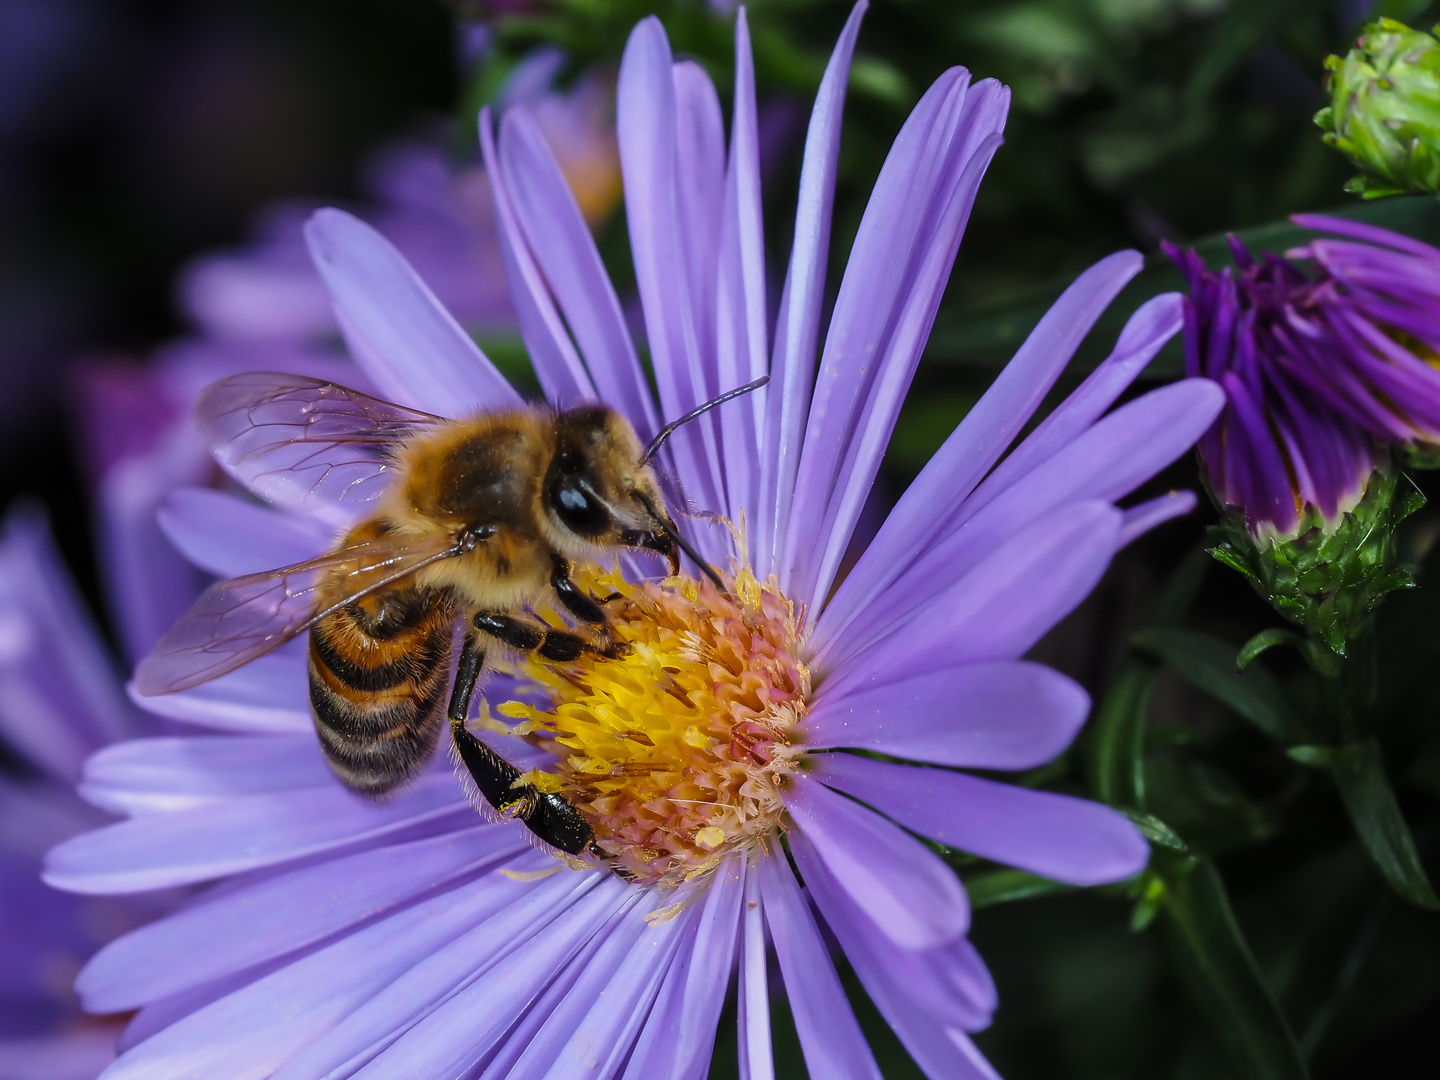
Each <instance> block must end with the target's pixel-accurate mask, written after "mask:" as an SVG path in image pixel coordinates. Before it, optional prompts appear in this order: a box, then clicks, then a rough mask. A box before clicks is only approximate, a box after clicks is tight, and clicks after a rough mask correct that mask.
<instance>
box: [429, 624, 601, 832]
mask: <svg viewBox="0 0 1440 1080" xmlns="http://www.w3.org/2000/svg"><path fill="white" fill-rule="evenodd" d="M522 625H523V624H522ZM536 633H539V631H536ZM484 666H485V653H484V652H483V651H482V650H481V649H480V641H479V636H478V635H477V634H476V633H475V632H474V631H471V632H470V633H467V634H466V635H465V645H464V648H462V649H461V651H460V662H459V664H458V665H457V667H456V670H455V688H454V690H452V691H451V693H450V707H449V709H448V710H447V714H448V716H449V719H450V738H451V739H452V740H453V741H454V744H455V754H456V756H457V757H458V758H459V759H460V763H461V764H462V765H464V766H465V771H466V772H468V773H469V774H470V778H471V779H472V780H474V782H475V788H476V790H477V791H479V792H480V796H481V797H482V798H483V799H484V800H485V801H486V802H487V803H489V804H490V805H491V806H492V807H494V808H495V809H496V810H497V811H499V812H500V813H502V814H513V815H514V816H515V817H518V818H519V819H520V820H521V821H523V822H524V823H525V826H526V827H527V828H528V829H529V830H530V831H531V832H532V833H534V834H535V835H536V836H538V837H539V838H540V839H541V840H544V841H545V842H546V843H547V844H549V845H551V846H552V847H556V848H559V849H560V850H561V851H564V852H567V853H568V854H571V855H579V854H581V853H582V852H585V851H586V850H587V849H588V850H589V851H591V852H592V853H597V850H596V849H595V847H594V839H595V834H594V831H593V830H592V829H591V828H590V824H589V823H588V822H587V821H586V820H585V819H584V817H582V816H581V814H580V811H579V810H577V809H575V807H574V805H572V804H571V803H570V801H569V800H567V799H566V798H565V797H564V796H562V795H557V794H553V793H547V792H543V791H540V790H539V789H538V788H536V787H535V786H534V785H532V784H518V785H517V784H516V781H517V780H519V779H520V770H519V769H517V768H515V766H514V765H511V764H510V763H509V762H508V761H506V760H505V759H504V758H503V757H501V756H500V755H499V754H497V753H496V752H495V751H494V750H492V749H490V747H488V746H486V745H485V744H484V743H483V742H481V741H480V740H479V739H477V738H476V737H475V736H474V735H473V734H471V732H470V729H469V728H467V727H466V726H465V720H466V717H468V716H469V714H470V698H471V697H472V695H473V694H474V693H475V684H476V683H477V682H478V681H479V678H480V671H481V669H482V668H483V667H484Z"/></svg>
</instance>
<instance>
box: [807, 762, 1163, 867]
mask: <svg viewBox="0 0 1440 1080" xmlns="http://www.w3.org/2000/svg"><path fill="white" fill-rule="evenodd" d="M810 775H811V776H812V777H813V778H814V779H816V780H819V781H820V782H822V783H825V784H829V785H830V786H832V787H834V788H837V789H838V790H840V791H844V792H846V793H847V794H849V795H853V796H854V797H855V798H857V799H861V800H863V801H864V802H866V803H869V804H870V805H871V806H873V807H875V809H876V810H878V811H880V812H881V813H883V814H885V815H886V816H887V817H889V818H891V819H893V820H894V821H896V822H898V823H899V824H901V825H903V826H905V827H906V828H907V829H914V830H915V831H916V832H918V833H921V834H923V835H925V836H929V837H930V838H932V839H934V840H939V841H940V842H941V843H942V844H947V845H949V846H950V847H954V848H959V849H960V850H961V851H968V852H970V853H971V854H974V855H979V856H981V857H982V858H986V859H993V860H994V861H995V862H999V863H1004V864H1005V865H1006V866H1016V867H1019V868H1020V869H1022V870H1028V871H1030V872H1031V873H1032V874H1039V875H1041V876H1042V877H1048V878H1053V879H1054V880H1056V881H1065V882H1069V883H1070V884H1072V885H1102V884H1105V883H1106V882H1110V881H1120V880H1123V879H1124V878H1127V877H1130V876H1131V875H1133V874H1137V873H1139V872H1140V871H1141V870H1143V869H1144V868H1145V863H1146V861H1147V859H1148V858H1149V855H1150V848H1149V845H1148V844H1146V842H1145V838H1144V837H1142V836H1141V835H1140V831H1139V830H1138V829H1136V828H1135V826H1134V825H1132V824H1130V821H1129V820H1128V819H1127V818H1125V817H1124V816H1122V815H1121V814H1120V813H1119V812H1117V811H1115V810H1111V809H1110V808H1109V807H1108V806H1101V805H1100V804H1099V803H1092V802H1087V801H1086V800H1084V799H1074V798H1071V797H1070V796H1068V795H1056V794H1053V793H1052V792H1048V791H1030V790H1028V789H1026V788H1018V787H1013V786H1011V785H1009V784H997V783H995V782H994V781H991V780H981V779H980V778H979V777H975V776H967V775H965V774H964V773H957V772H949V771H947V770H944V769H917V768H913V767H911V766H909V765H892V764H890V763H889V762H883V761H873V760H871V759H869V758H861V757H856V756H855V755H853V754H825V755H820V756H818V757H817V758H816V766H815V769H814V771H813V772H812V773H811V774H810Z"/></svg>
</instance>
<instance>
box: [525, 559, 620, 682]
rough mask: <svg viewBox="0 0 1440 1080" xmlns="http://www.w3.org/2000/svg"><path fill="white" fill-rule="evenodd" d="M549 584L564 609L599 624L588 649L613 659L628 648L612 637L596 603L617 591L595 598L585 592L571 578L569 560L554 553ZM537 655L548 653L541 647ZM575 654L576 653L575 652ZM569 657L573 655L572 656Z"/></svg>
mask: <svg viewBox="0 0 1440 1080" xmlns="http://www.w3.org/2000/svg"><path fill="white" fill-rule="evenodd" d="M550 585H551V587H552V588H554V590H555V595H556V596H558V597H559V598H560V603H561V604H562V605H564V607H565V610H566V611H568V612H569V613H570V614H571V615H573V616H575V618H577V619H579V620H580V621H581V622H586V623H590V624H591V625H593V626H598V627H600V630H599V632H598V634H597V637H598V638H599V642H600V643H599V644H598V645H594V646H591V647H590V648H591V651H593V652H597V653H599V654H600V655H601V656H608V657H610V658H611V659H612V660H613V659H614V658H615V657H617V656H620V655H621V654H622V652H623V651H624V650H625V649H627V648H628V646H626V645H625V644H624V643H622V642H617V641H616V640H615V638H614V636H613V634H612V632H611V629H610V620H609V619H607V618H606V617H605V609H604V608H602V607H601V606H600V604H601V603H604V602H608V601H610V600H614V599H615V598H617V597H618V596H619V595H620V594H619V593H611V594H610V595H609V596H607V597H606V598H605V600H604V601H596V600H595V598H594V597H592V596H590V595H588V594H587V593H585V592H584V591H583V590H582V589H581V588H580V587H579V586H578V585H576V584H575V582H574V581H572V580H571V578H570V564H569V563H568V562H566V561H565V560H564V559H563V558H561V557H560V556H559V555H556V556H555V572H554V573H553V574H551V575H550ZM547 644H549V642H547ZM541 655H542V656H546V655H549V654H547V653H546V652H545V651H544V650H543V649H542V650H541ZM576 655H579V654H578V653H577V654H576ZM550 659H552V660H559V659H566V658H564V657H557V656H551V657H550ZM569 659H573V657H571V658H569Z"/></svg>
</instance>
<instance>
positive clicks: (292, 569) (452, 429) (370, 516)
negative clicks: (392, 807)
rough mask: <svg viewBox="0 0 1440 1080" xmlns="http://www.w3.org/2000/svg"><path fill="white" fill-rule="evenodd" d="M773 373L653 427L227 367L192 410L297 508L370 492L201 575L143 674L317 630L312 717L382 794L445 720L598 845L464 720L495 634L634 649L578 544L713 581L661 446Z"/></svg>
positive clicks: (343, 761)
mask: <svg viewBox="0 0 1440 1080" xmlns="http://www.w3.org/2000/svg"><path fill="white" fill-rule="evenodd" d="M767 381H768V379H765V378H762V379H757V380H756V381H755V382H752V383H748V384H746V385H745V386H742V387H738V388H737V389H735V390H732V391H730V392H728V393H726V394H722V395H720V396H719V397H717V398H714V399H712V400H711V401H708V402H705V403H704V404H703V405H701V406H700V407H698V408H697V409H695V410H693V411H692V412H690V413H688V414H686V415H685V416H683V417H681V418H680V419H679V420H676V421H673V422H672V423H670V424H667V425H666V426H665V427H664V428H663V429H662V430H661V431H660V432H659V433H658V434H657V435H656V436H655V438H654V439H653V440H652V441H651V442H650V444H649V445H648V446H644V445H642V444H641V442H640V439H639V437H638V436H637V435H636V434H635V431H634V429H633V428H632V427H631V426H630V424H629V422H628V421H627V420H625V419H624V418H623V417H622V416H620V414H619V413H617V412H615V411H614V410H613V409H610V408H608V407H606V406H603V405H582V406H579V407H576V408H571V409H565V410H558V411H557V410H555V409H552V408H550V407H548V406H533V407H527V408H518V409H509V410H505V411H500V412H494V413H487V414H482V415H479V416H475V417H471V418H469V419H462V420H447V419H444V418H442V417H438V416H433V415H431V414H429V413H423V412H418V411H416V410H413V409H408V408H405V407H404V406H400V405H395V404H392V403H390V402H386V401H381V400H379V399H377V398H374V397H371V396H369V395H367V394H363V393H361V392H359V391H357V390H351V389H349V388H347V387H343V386H339V385H337V384H335V383H328V382H321V381H319V380H315V379H309V378H305V377H302V376H297V375H280V374H274V373H270V372H255V373H250V374H246V375H237V376H233V377H231V378H228V379H223V380H221V381H220V382H218V383H215V384H214V385H212V386H211V387H209V388H208V389H207V390H206V391H205V392H204V393H203V394H202V395H201V398H200V401H199V404H198V406H197V409H196V412H197V418H198V421H199V424H200V428H201V431H202V433H203V434H204V435H205V436H206V437H207V438H208V440H209V441H210V444H211V446H212V447H213V449H214V451H215V453H216V456H217V458H219V460H220V461H221V462H222V463H223V464H225V465H226V466H227V468H229V469H230V471H231V472H232V473H234V474H235V475H236V476H237V477H238V478H239V479H241V480H242V481H243V482H245V483H246V484H247V485H248V486H249V487H251V489H252V490H256V491H258V492H259V493H261V494H266V495H270V496H272V497H274V498H276V499H277V501H281V502H285V503H287V504H289V505H292V506H303V505H307V503H310V502H313V501H314V500H321V501H325V500H328V501H330V502H332V503H339V504H342V505H343V504H345V503H347V502H348V503H349V504H350V505H351V506H352V508H353V507H354V506H356V505H357V504H358V505H360V506H362V507H364V508H365V511H366V512H365V513H364V514H363V515H362V516H361V517H360V520H359V521H358V523H357V524H354V525H352V526H351V527H350V528H349V529H348V530H347V531H346V533H345V534H344V536H342V537H341V538H340V540H339V541H338V543H337V544H336V546H335V548H334V550H332V551H330V552H329V553H327V554H325V555H323V556H321V557H320V558H318V559H313V560H311V561H309V562H305V563H301V564H299V565H296V566H287V567H282V568H280V569H278V570H271V571H267V572H265V573H260V574H251V575H248V576H246V577H239V578H232V579H229V580H226V581H220V582H216V583H215V584H214V585H212V586H210V588H209V589H207V590H206V591H205V592H204V593H203V594H202V595H201V596H200V598H199V599H198V600H197V601H196V602H195V604H194V605H193V606H192V607H191V608H190V610H189V611H188V612H186V613H185V615H183V616H182V617H181V618H180V620H179V621H178V622H177V623H176V624H175V625H174V626H173V627H172V628H171V629H170V631H169V632H168V633H167V634H166V635H165V636H164V638H162V639H161V640H160V642H159V643H158V644H157V645H156V646H155V648H154V649H153V650H152V651H151V653H150V655H148V656H147V657H146V658H145V659H144V660H143V661H141V663H140V665H139V667H138V668H137V669H136V672H135V684H136V689H137V690H138V691H139V692H140V693H141V694H144V695H156V694H167V693H174V692H176V691H180V690H185V689H188V688H190V687H193V686H197V685H199V684H200V683H203V682H207V681H209V680H210V679H214V678H217V677H219V676H220V675H224V674H226V673H227V672H230V671H233V670H235V669H236V668H238V667H240V666H242V665H243V664H246V663H248V662H249V661H251V660H253V659H255V658H256V657H258V656H261V655H263V654H265V653H267V652H269V651H270V650H272V649H275V648H277V647H278V646H280V645H282V644H284V643H285V642H287V641H290V640H291V639H293V638H295V637H297V636H299V635H300V634H302V633H305V632H307V631H308V632H309V634H310V644H309V681H310V703H311V709H312V713H313V715H314V719H315V727H316V731H317V733H318V735H319V738H320V743H321V747H322V748H323V750H324V752H325V756H326V759H327V760H328V761H329V763H330V765H331V768H332V769H333V770H334V771H335V773H336V775H337V776H338V777H339V778H340V780H341V781H342V782H343V783H344V784H345V785H346V786H348V787H350V788H351V789H352V790H355V791H357V792H361V793H363V794H368V795H374V796H378V795H383V794H385V793H386V792H389V791H392V790H394V789H395V788H397V787H399V786H401V785H403V784H404V783H406V782H407V781H408V780H410V779H411V778H413V777H414V776H415V774H416V773H417V772H418V771H419V770H420V769H421V768H422V767H423V766H424V764H425V763H426V762H427V761H428V760H429V758H430V756H431V755H432V754H433V752H434V750H435V746H436V744H437V742H438V741H439V736H440V730H441V727H442V724H443V721H444V719H446V718H448V720H449V722H450V732H451V738H452V739H453V740H454V744H455V749H456V753H457V756H458V757H459V760H460V761H461V762H462V763H463V764H464V766H465V768H466V770H467V771H468V772H469V774H470V776H471V777H472V778H473V780H474V782H475V785H476V787H477V789H478V790H479V793H480V795H481V796H482V797H484V799H485V800H486V801H487V802H488V803H489V804H490V805H491V806H492V807H494V808H495V809H496V810H497V811H500V812H501V813H505V814H511V815H513V816H515V817H518V818H520V819H521V820H522V821H524V822H525V824H526V825H527V826H528V827H529V828H530V830H531V831H532V832H533V833H534V834H535V835H536V836H537V837H539V838H540V839H541V840H543V841H545V842H546V843H548V844H551V845H553V846H554V847H556V848H559V849H560V850H562V851H565V852H568V853H570V854H580V853H581V852H584V851H586V850H587V849H591V850H594V849H592V841H593V835H592V831H591V828H590V826H589V824H588V823H587V822H586V821H585V820H584V818H583V817H581V815H580V814H579V812H578V811H577V810H576V809H575V808H574V807H573V806H572V805H571V804H570V803H569V802H568V801H567V800H566V799H565V798H563V796H561V795H558V794H553V793H546V792H541V791H539V790H538V789H537V788H535V787H534V786H532V785H528V784H522V783H520V782H519V778H520V775H521V774H520V772H519V770H517V769H516V768H515V767H514V766H513V765H511V764H510V763H509V762H507V761H506V760H505V759H504V758H502V757H501V756H500V755H498V754H496V753H495V751H493V750H492V749H491V748H490V747H489V746H487V745H486V744H485V743H484V742H482V741H481V740H479V739H478V738H476V737H475V735H473V734H472V733H471V732H470V731H469V730H468V729H467V728H466V726H465V722H466V718H467V716H468V713H469V709H470V701H471V697H472V695H473V693H474V690H475V687H476V685H477V683H478V682H479V679H480V676H481V674H482V672H483V670H484V664H485V653H486V650H487V649H489V648H491V647H493V646H500V647H502V648H505V649H508V650H512V651H515V652H520V653H535V654H538V655H539V656H540V657H542V658H544V659H546V660H549V661H554V662H562V663H563V662H566V661H572V660H575V659H577V658H579V657H580V656H581V655H582V654H584V653H586V652H590V653H593V654H599V655H615V654H616V652H617V650H618V649H620V648H622V647H623V646H622V645H621V643H617V642H616V641H615V640H614V639H613V637H612V636H611V630H610V626H609V622H608V620H607V619H606V616H605V611H604V607H603V605H602V602H601V601H598V600H596V599H595V598H594V597H592V596H590V595H589V594H588V593H587V592H585V591H584V590H582V589H581V588H579V587H578V586H577V585H576V584H575V582H574V581H573V580H572V578H571V564H572V562H584V563H592V562H596V561H598V560H600V559H603V558H605V557H607V556H613V555H614V554H615V553H617V552H618V551H622V550H625V549H647V550H650V551H654V552H658V553H659V554H661V555H663V556H665V558H666V559H667V560H668V561H669V564H670V569H671V572H672V573H674V572H676V571H678V569H679V556H680V552H681V551H683V552H684V553H685V554H686V555H688V556H690V557H691V558H692V559H694V560H695V562H696V563H697V565H698V566H699V567H700V569H701V570H702V571H703V572H704V573H706V574H707V575H709V576H710V577H711V578H712V579H714V580H715V581H716V584H717V585H719V584H720V582H719V578H718V576H717V575H716V573H715V571H714V570H713V569H712V568H711V567H710V566H709V565H708V564H706V563H705V562H704V561H703V560H701V559H700V557H699V556H698V555H697V554H696V552H695V551H694V550H693V549H692V548H691V547H690V545H689V544H688V543H686V541H685V539H684V537H683V536H682V535H681V534H680V531H679V530H678V529H677V528H676V526H675V523H674V521H673V519H672V518H671V517H670V515H669V514H668V513H666V511H665V509H664V506H665V504H664V500H663V498H662V495H661V492H660V485H659V483H658V481H657V478H656V475H655V472H654V469H653V467H652V466H651V465H650V459H651V457H652V456H653V455H654V453H655V452H656V450H658V449H659V447H660V445H661V443H662V442H663V441H664V440H665V438H667V437H668V436H669V435H670V433H671V432H673V431H674V430H675V429H676V428H677V427H679V426H680V425H681V424H684V423H686V422H688V421H690V420H692V419H694V418H695V417H696V416H699V415H700V414H701V413H702V412H704V411H706V410H707V409H710V408H714V407H715V406H716V405H719V404H721V403H723V402H725V401H728V400H730V399H731V398H733V397H736V396H738V395H740V394H743V393H747V392H749V391H751V390H754V389H756V388H757V387H759V386H762V385H764V384H765V382H767ZM539 604H545V605H547V606H550V607H553V608H554V609H555V610H557V611H563V612H564V613H565V614H566V615H567V616H568V617H569V618H570V619H571V621H572V622H573V623H574V624H575V625H576V627H577V628H580V629H583V631H584V632H583V633H581V632H575V631H571V630H559V629H555V628H552V627H550V626H547V625H545V624H544V623H542V622H539V621H538V620H536V619H535V618H534V617H533V616H531V615H530V614H529V612H530V611H531V610H532V609H533V608H534V607H535V606H536V605H539ZM461 617H463V618H464V619H465V620H466V628H465V636H464V644H463V646H462V648H461V651H460V655H459V657H458V659H457V660H456V663H455V672H456V674H455V679H454V684H453V687H451V691H450V694H449V696H448V706H447V698H446V694H445V690H446V687H447V686H448V685H449V684H450V680H449V679H448V675H449V672H450V666H451V659H452V657H451V653H452V641H453V638H454V633H455V621H456V619H458V618H461ZM597 853H598V852H597Z"/></svg>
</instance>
